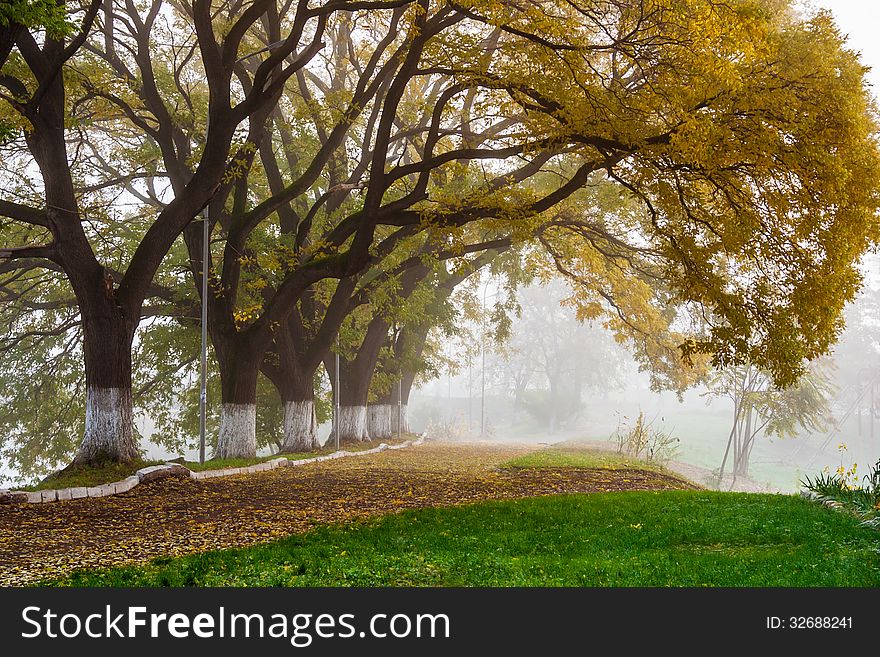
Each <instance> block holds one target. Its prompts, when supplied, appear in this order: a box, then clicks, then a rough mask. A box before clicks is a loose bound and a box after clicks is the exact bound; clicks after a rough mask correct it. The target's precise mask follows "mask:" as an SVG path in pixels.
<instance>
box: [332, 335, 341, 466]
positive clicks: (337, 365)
mask: <svg viewBox="0 0 880 657" xmlns="http://www.w3.org/2000/svg"><path fill="white" fill-rule="evenodd" d="M334 392H336V399H335V400H334V404H333V408H334V409H335V410H336V422H334V423H333V424H334V425H335V426H336V451H337V452H338V451H339V422H340V415H339V411H340V408H339V336H336V387H335V388H334Z"/></svg>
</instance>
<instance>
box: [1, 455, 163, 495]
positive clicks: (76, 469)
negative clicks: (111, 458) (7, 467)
mask: <svg viewBox="0 0 880 657" xmlns="http://www.w3.org/2000/svg"><path fill="white" fill-rule="evenodd" d="M161 463H164V461H134V462H130V463H108V464H106V465H101V466H88V467H86V466H69V467H68V468H66V469H64V470H61V471H60V472H56V473H55V474H51V475H49V476H48V477H46V478H45V479H43V480H42V481H41V482H39V483H38V484H34V485H32V486H21V487H18V488H17V490H30V491H35V490H50V489H53V488H80V487H89V486H100V485H101V484H107V483H111V482H114V481H121V480H122V479H125V478H126V477H130V476H131V475H133V474H134V473H135V472H137V471H138V470H140V469H141V468H146V467H147V466H150V465H159V464H161Z"/></svg>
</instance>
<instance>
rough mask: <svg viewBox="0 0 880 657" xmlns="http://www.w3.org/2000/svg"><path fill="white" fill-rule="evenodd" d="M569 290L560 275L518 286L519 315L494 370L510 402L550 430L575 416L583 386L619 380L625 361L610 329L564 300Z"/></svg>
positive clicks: (611, 384)
mask: <svg viewBox="0 0 880 657" xmlns="http://www.w3.org/2000/svg"><path fill="white" fill-rule="evenodd" d="M570 294H571V292H570V290H569V289H568V288H567V286H566V284H565V283H564V282H563V280H561V279H559V278H556V279H552V280H551V281H549V282H547V283H544V284H535V285H531V286H529V287H525V288H522V289H521V290H520V291H519V294H518V295H517V300H518V302H519V307H520V314H519V317H518V318H517V320H516V321H514V323H513V326H512V329H511V335H510V337H509V339H508V340H507V342H506V343H505V344H504V345H503V348H502V349H501V351H500V356H501V359H500V360H501V362H500V363H498V368H499V371H498V373H497V374H496V377H497V378H499V379H500V380H501V382H502V384H503V385H504V387H505V388H506V389H507V390H508V391H509V392H510V393H511V394H512V395H513V399H514V407H515V408H519V409H522V410H525V411H526V412H528V413H529V414H530V415H531V416H532V417H534V418H535V419H536V420H538V421H540V422H541V423H542V424H544V425H545V426H546V427H547V429H548V430H549V431H551V432H552V431H556V430H557V429H559V428H561V427H563V426H565V425H566V424H567V423H568V422H570V421H572V420H574V419H576V418H577V416H578V414H579V412H580V410H581V408H582V407H583V396H584V392H585V391H586V390H588V389H593V390H597V391H598V390H608V389H610V388H614V387H616V386H618V385H620V383H621V377H622V367H623V365H624V362H625V361H624V357H625V352H624V351H623V350H622V349H621V348H620V347H619V346H618V345H617V344H615V342H614V339H613V337H612V335H611V333H610V332H608V331H605V330H603V329H602V327H601V326H600V325H592V326H591V325H589V324H585V323H582V322H580V321H579V320H578V318H577V316H576V313H575V311H574V310H573V309H572V308H571V307H569V306H567V305H565V303H564V302H565V300H566V299H567V298H568V297H569V296H570Z"/></svg>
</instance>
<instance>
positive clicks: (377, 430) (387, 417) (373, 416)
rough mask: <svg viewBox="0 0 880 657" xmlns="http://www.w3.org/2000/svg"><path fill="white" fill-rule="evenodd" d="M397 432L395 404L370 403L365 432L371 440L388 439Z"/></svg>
mask: <svg viewBox="0 0 880 657" xmlns="http://www.w3.org/2000/svg"><path fill="white" fill-rule="evenodd" d="M396 432H397V404H370V405H369V406H368V407H367V433H368V434H369V435H370V438H372V439H373V440H390V439H391V438H394V437H395V436H396Z"/></svg>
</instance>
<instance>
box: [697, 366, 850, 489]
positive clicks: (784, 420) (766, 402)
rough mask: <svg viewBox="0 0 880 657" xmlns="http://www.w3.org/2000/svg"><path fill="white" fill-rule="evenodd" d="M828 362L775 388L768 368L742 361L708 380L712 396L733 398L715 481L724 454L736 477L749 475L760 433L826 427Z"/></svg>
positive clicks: (789, 433)
mask: <svg viewBox="0 0 880 657" xmlns="http://www.w3.org/2000/svg"><path fill="white" fill-rule="evenodd" d="M827 368H828V364H827V363H825V364H824V365H823V364H821V363H816V364H813V365H811V366H810V369H809V371H808V372H807V373H806V374H805V375H803V376H802V377H801V379H800V380H799V381H798V383H797V385H794V386H788V387H786V388H779V387H777V386H775V385H774V384H773V378H772V376H771V375H770V374H769V373H768V372H762V371H761V370H759V369H757V368H755V367H753V366H751V365H742V366H735V367H730V368H726V369H724V370H721V371H719V372H717V373H715V374H714V375H713V376H712V377H711V378H710V380H709V390H710V392H709V393H706V394H707V395H709V396H711V397H726V398H728V399H730V400H731V401H732V402H733V421H732V424H731V429H730V436H729V438H728V440H727V447H726V449H725V451H724V459H723V460H722V462H721V469H720V474H719V481H720V480H721V479H723V477H724V469H725V467H726V465H727V460H728V456H730V457H731V461H732V470H733V475H734V477H748V475H749V459H750V457H751V454H752V449H754V446H755V440H756V438H757V437H758V436H759V435H760V434H762V433H763V434H764V435H766V436H770V435H775V436H778V437H780V438H784V437H793V436H795V435H797V433H798V431H799V430H800V429H805V430H808V431H825V430H827V428H828V426H829V425H830V424H831V423H832V422H833V418H832V417H831V412H830V400H831V398H832V397H833V396H834V391H835V389H834V384H833V383H832V382H831V379H830V376H829V372H828V371H827Z"/></svg>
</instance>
